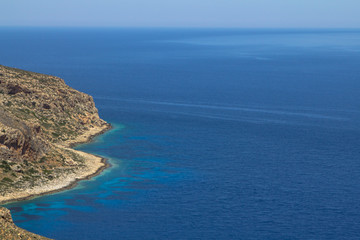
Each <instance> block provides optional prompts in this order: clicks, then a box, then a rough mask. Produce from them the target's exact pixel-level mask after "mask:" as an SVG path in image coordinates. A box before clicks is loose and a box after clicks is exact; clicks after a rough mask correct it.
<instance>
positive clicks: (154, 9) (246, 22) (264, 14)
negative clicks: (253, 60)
mask: <svg viewBox="0 0 360 240" xmlns="http://www.w3.org/2000/svg"><path fill="white" fill-rule="evenodd" d="M0 3H1V4H0V26H72V27H80V26H84V27H230V28H234V27H235V28H360V0H0Z"/></svg>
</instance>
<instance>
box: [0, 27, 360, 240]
mask: <svg viewBox="0 0 360 240" xmlns="http://www.w3.org/2000/svg"><path fill="white" fill-rule="evenodd" d="M0 64H2V65H6V66H11V67H16V68H21V69H25V70H30V71H33V72H40V73H44V74H50V75H55V76H59V77H61V78H63V79H64V80H65V82H66V83H67V84H68V85H70V86H71V87H73V88H75V89H78V90H80V91H83V92H85V93H88V94H90V95H92V96H93V97H94V100H95V103H96V106H97V108H98V109H99V114H100V116H101V118H103V119H105V120H106V121H108V122H109V123H111V124H112V125H113V129H112V130H111V131H109V132H107V133H105V134H103V135H101V136H98V137H97V138H95V139H94V141H93V142H91V143H89V144H83V145H79V146H77V147H76V149H79V150H82V151H85V152H89V153H93V154H96V155H100V156H104V157H106V158H108V161H109V162H110V163H111V165H112V166H111V167H110V168H108V169H106V170H105V171H104V172H102V174H100V175H99V176H97V177H94V178H92V179H90V180H84V181H82V182H80V183H79V184H78V185H77V186H76V187H75V188H73V189H71V190H67V191H63V192H59V193H55V194H51V195H47V196H41V197H37V198H34V199H31V200H27V201H20V202H15V203H10V204H6V205H5V206H6V207H8V208H10V209H11V212H12V215H13V218H14V221H15V223H16V224H17V225H18V226H20V227H22V228H25V229H27V230H29V231H32V232H35V233H37V234H41V235H43V236H46V237H49V238H54V239H58V240H82V239H84V240H85V239H86V240H101V239H106V240H111V239H115V240H117V239H130V240H137V239H141V240H143V239H145V240H146V239H217V240H218V239H226V240H228V239H327V240H329V239H359V238H360V30H356V29H211V28H207V29H198V28H189V29H186V28H177V29H171V28H21V27H1V28H0Z"/></svg>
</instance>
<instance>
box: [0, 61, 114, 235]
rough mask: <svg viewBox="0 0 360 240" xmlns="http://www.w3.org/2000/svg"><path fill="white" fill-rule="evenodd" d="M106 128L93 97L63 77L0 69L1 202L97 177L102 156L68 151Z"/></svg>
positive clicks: (101, 163)
mask: <svg viewBox="0 0 360 240" xmlns="http://www.w3.org/2000/svg"><path fill="white" fill-rule="evenodd" d="M108 128H109V124H107V123H106V122H105V121H104V120H102V119H100V118H99V115H98V111H97V109H96V107H95V104H94V101H93V99H92V97H91V96H89V95H87V94H85V93H81V92H79V91H77V90H75V89H73V88H71V87H69V86H67V85H66V84H65V83H64V81H63V80H62V79H60V78H58V77H54V76H49V75H44V74H38V73H33V72H28V71H23V70H20V69H15V68H10V67H5V66H1V65H0V202H5V201H12V200H15V199H22V198H26V197H29V196H33V195H39V194H43V193H46V192H51V191H56V190H59V189H61V188H64V187H67V186H68V185H70V184H72V183H73V182H74V181H76V180H79V179H82V178H86V177H88V176H90V175H93V174H95V173H96V172H97V171H99V169H100V168H103V167H104V163H103V162H102V161H101V158H98V157H95V156H93V155H89V154H86V153H82V152H79V151H75V150H73V149H71V148H69V147H70V146H71V145H73V144H75V143H80V142H86V141H88V140H89V139H90V138H91V137H92V136H94V135H97V134H99V133H101V132H103V131H105V130H107V129H108ZM0 229H1V228H0ZM0 237H1V235H0Z"/></svg>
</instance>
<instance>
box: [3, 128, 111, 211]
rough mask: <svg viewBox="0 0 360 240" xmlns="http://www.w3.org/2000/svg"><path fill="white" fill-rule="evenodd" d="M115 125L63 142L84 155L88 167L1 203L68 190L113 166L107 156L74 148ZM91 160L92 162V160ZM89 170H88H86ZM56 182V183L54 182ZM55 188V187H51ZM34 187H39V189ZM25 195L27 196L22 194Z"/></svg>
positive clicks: (65, 146)
mask: <svg viewBox="0 0 360 240" xmlns="http://www.w3.org/2000/svg"><path fill="white" fill-rule="evenodd" d="M112 128H113V126H112V125H111V124H106V125H105V127H102V128H101V129H98V131H89V132H85V133H84V134H83V135H81V136H79V137H78V138H77V139H75V140H73V141H71V142H67V143H63V144H62V145H60V146H62V147H63V148H65V149H68V150H71V151H73V152H76V153H78V154H79V155H81V156H83V157H84V159H85V162H88V164H87V165H86V167H84V168H81V169H77V171H75V172H74V173H72V174H67V175H66V176H64V177H60V178H57V179H54V181H53V182H51V183H49V184H46V185H43V186H37V187H34V188H31V189H29V190H30V191H31V190H33V191H35V193H31V192H30V193H25V194H24V192H23V191H22V192H21V193H17V194H18V195H19V196H14V197H9V198H8V199H4V200H0V204H1V205H6V204H9V203H13V202H18V201H25V200H29V199H33V198H36V197H40V196H44V195H49V194H54V193H58V192H62V191H66V190H69V189H72V188H74V187H76V186H77V185H78V182H80V181H82V180H89V179H91V178H93V177H96V176H98V175H99V174H100V173H102V172H103V171H104V170H105V169H107V168H108V167H110V166H111V164H110V163H109V162H108V161H107V160H108V159H107V158H104V157H101V156H99V155H95V154H91V153H87V152H83V151H79V150H75V149H73V148H74V147H75V146H77V145H79V144H86V143H90V142H92V141H93V139H94V138H95V137H96V136H99V135H101V134H104V133H105V132H107V131H109V130H111V129H112ZM90 161H91V162H90ZM86 170H88V171H86ZM78 174H82V175H81V176H80V177H76V176H77V175H78ZM56 181H61V183H58V185H57V184H56ZM54 182H55V183H54ZM39 188H43V189H44V190H43V191H42V190H40V189H39ZM51 188H53V189H51ZM34 189H38V190H37V191H36V190H34ZM17 194H16V193H13V195H17ZM20 195H25V196H20Z"/></svg>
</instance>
